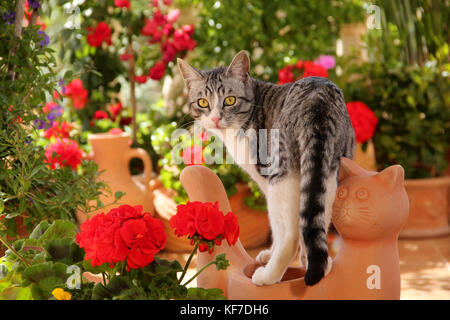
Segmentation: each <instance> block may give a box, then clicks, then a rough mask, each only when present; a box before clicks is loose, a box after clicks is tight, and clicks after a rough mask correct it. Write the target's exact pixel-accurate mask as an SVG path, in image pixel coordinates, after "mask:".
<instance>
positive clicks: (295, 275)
mask: <svg viewBox="0 0 450 320" xmlns="http://www.w3.org/2000/svg"><path fill="white" fill-rule="evenodd" d="M403 174H404V171H403V168H401V167H400V166H392V167H389V168H387V169H385V170H383V171H382V172H381V173H379V174H377V173H376V172H370V171H367V170H364V169H363V168H361V167H360V166H358V165H357V164H356V163H355V162H354V161H352V160H350V159H345V158H343V159H342V160H341V171H340V178H339V188H346V190H347V191H346V192H341V197H340V201H342V202H343V203H341V206H340V207H339V209H338V208H337V207H334V212H333V221H334V223H335V226H336V228H337V230H338V231H339V232H340V234H341V237H342V246H341V249H340V250H339V252H338V255H337V256H336V258H335V259H334V260H333V267H332V269H331V272H330V274H329V275H328V276H326V277H325V278H323V279H322V280H321V281H320V282H319V283H318V284H317V285H315V286H313V287H308V286H306V285H305V282H304V274H305V271H304V270H303V269H302V268H294V267H290V268H288V269H287V271H286V273H285V275H284V277H283V279H282V280H281V281H280V282H279V283H276V284H274V285H271V286H261V287H258V286H255V285H254V284H253V283H252V282H251V276H252V274H253V272H254V270H255V269H256V268H257V265H256V261H255V260H254V259H253V258H251V257H250V256H249V255H248V254H247V252H246V251H245V249H244V247H243V246H242V244H241V242H240V241H239V240H238V241H237V243H236V245H235V246H233V247H230V246H228V244H227V243H222V245H221V246H219V247H216V248H215V249H214V252H213V253H212V254H209V253H207V252H198V255H197V269H200V268H202V267H203V266H205V265H206V264H208V263H210V262H211V261H213V260H214V259H215V256H216V255H218V254H221V253H225V254H226V257H227V259H228V260H229V261H230V266H229V267H228V269H227V270H225V271H217V270H215V269H214V268H207V269H206V270H204V271H203V272H202V273H201V274H200V275H199V276H198V278H197V285H198V286H199V287H202V288H220V289H222V290H223V291H224V293H225V296H226V297H227V298H228V299H255V300H257V299H301V298H305V299H399V298H400V263H399V257H398V247H397V237H398V234H399V232H400V229H401V228H402V226H403V225H404V223H405V221H406V219H407V217H408V211H409V203H408V197H407V194H406V191H405V189H404V187H403V181H404V180H403ZM180 181H181V183H182V184H183V186H184V187H185V189H186V191H187V193H188V195H189V198H190V199H191V201H202V202H215V201H219V207H220V209H221V210H222V211H223V212H228V211H229V210H230V204H229V202H228V199H227V196H226V193H225V189H224V187H223V185H222V183H221V181H220V179H219V178H218V177H217V176H216V175H215V174H214V172H212V171H211V170H209V169H208V168H206V167H203V166H190V167H187V168H185V169H183V171H182V172H181V175H180ZM363 189H364V191H361V190H363ZM338 192H339V189H338ZM343 195H345V197H344V196H343ZM357 196H359V198H358V199H359V200H358V199H357ZM361 201H363V202H364V203H361ZM335 203H336V202H335ZM361 205H364V207H370V208H371V209H373V210H372V211H371V212H372V213H373V214H374V215H373V217H375V220H374V221H371V223H361V222H362V221H363V220H360V219H358V218H357V212H358V210H356V209H357V208H360V206H361ZM350 208H353V209H354V210H353V209H352V215H356V216H354V218H355V219H352V217H351V216H349V209H350ZM341 209H342V210H341ZM372 270H375V272H376V271H378V272H379V278H378V280H377V281H375V282H374V283H372V281H371V277H373V276H374V275H376V274H375V272H374V274H371V272H373V271H372ZM378 282H379V283H378Z"/></svg>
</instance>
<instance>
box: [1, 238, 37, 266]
mask: <svg viewBox="0 0 450 320" xmlns="http://www.w3.org/2000/svg"><path fill="white" fill-rule="evenodd" d="M0 242H1V243H3V245H4V246H5V247H7V248H8V249H9V250H11V252H12V253H13V254H14V255H15V256H16V257H17V258H19V259H20V260H21V261H22V262H23V263H24V264H25V265H26V266H27V267H29V266H31V264H30V263H29V262H28V261H27V260H25V258H24V257H22V256H21V255H20V254H19V253H18V252H17V251H16V249H14V248H13V247H12V246H11V245H10V244H9V243H8V241H6V240H5V239H3V238H2V237H0Z"/></svg>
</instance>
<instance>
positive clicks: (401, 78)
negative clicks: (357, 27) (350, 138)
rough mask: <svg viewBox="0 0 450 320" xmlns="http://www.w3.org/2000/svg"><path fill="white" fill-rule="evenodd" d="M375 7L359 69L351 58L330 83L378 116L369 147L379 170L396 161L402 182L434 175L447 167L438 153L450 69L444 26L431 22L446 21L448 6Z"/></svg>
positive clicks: (442, 149) (449, 123) (446, 117)
mask: <svg viewBox="0 0 450 320" xmlns="http://www.w3.org/2000/svg"><path fill="white" fill-rule="evenodd" d="M377 4H379V5H380V6H381V8H382V13H383V15H382V20H381V22H382V24H381V27H382V29H381V30H376V29H373V30H369V31H368V32H367V35H366V36H365V42H366V44H367V53H368V61H367V62H363V63H360V64H358V63H354V62H355V60H354V59H355V57H354V56H349V57H346V58H343V59H342V61H340V64H341V66H342V69H343V70H344V74H343V75H341V76H340V77H338V78H337V80H336V81H337V83H338V85H339V86H340V87H341V88H342V89H343V91H344V95H345V97H346V99H351V100H360V101H364V103H366V104H367V105H369V106H370V107H371V109H373V110H374V112H375V113H376V115H377V117H378V118H379V123H378V127H377V129H376V132H375V136H374V144H375V150H376V158H377V163H378V165H379V166H380V168H384V167H386V166H389V165H392V164H396V163H398V164H400V165H402V166H403V167H404V168H405V175H406V177H407V178H426V177H435V176H439V175H440V174H441V173H442V171H443V170H445V169H446V167H447V166H448V162H447V159H446V157H445V154H446V152H447V150H448V149H449V147H450V144H449V140H448V131H449V127H450V110H449V108H448V106H449V104H450V94H449V92H448V88H449V84H450V77H449V72H450V63H449V59H448V57H449V47H448V44H447V43H445V41H443V39H445V37H448V33H446V31H445V30H446V28H447V25H446V24H444V25H443V26H441V27H439V28H442V29H441V31H439V32H436V33H434V31H433V30H435V28H436V26H435V22H437V21H441V20H442V19H443V17H445V15H448V12H449V10H448V4H444V3H441V2H440V3H438V1H431V2H430V1H428V2H427V1H419V0H418V1H413V2H411V3H407V2H402V1H379V2H377ZM430 4H431V6H432V8H431V7H429V6H430ZM389 8H392V9H395V12H396V13H397V14H393V12H391V11H390V10H389ZM439 8H441V9H439ZM440 10H442V12H440ZM398 15H402V16H403V18H400V17H399V16H398ZM434 19H436V21H434ZM417 39H421V40H420V41H421V44H420V45H419V44H418V40H417ZM437 44H439V46H437ZM427 48H428V49H427Z"/></svg>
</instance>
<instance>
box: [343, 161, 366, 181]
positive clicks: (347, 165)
mask: <svg viewBox="0 0 450 320" xmlns="http://www.w3.org/2000/svg"><path fill="white" fill-rule="evenodd" d="M365 174H367V170H365V169H363V168H361V167H360V166H359V165H358V164H356V162H355V161H353V160H350V159H348V158H344V157H342V158H341V168H340V169H339V178H338V180H339V182H341V181H342V180H344V179H345V178H348V177H354V176H361V175H365Z"/></svg>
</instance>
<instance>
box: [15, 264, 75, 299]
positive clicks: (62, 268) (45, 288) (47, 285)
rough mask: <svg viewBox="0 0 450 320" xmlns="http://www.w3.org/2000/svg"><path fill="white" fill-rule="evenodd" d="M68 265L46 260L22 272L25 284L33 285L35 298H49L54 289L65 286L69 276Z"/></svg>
mask: <svg viewBox="0 0 450 320" xmlns="http://www.w3.org/2000/svg"><path fill="white" fill-rule="evenodd" d="M67 267H68V266H67V265H65V264H62V263H53V262H45V263H40V264H36V265H33V266H31V267H28V268H26V269H25V271H24V272H23V274H22V278H23V283H22V285H23V286H28V285H30V284H31V285H32V286H31V288H32V293H33V298H35V299H48V298H50V297H51V296H52V291H53V289H55V288H57V287H63V286H65V283H66V280H67V278H68V274H67Z"/></svg>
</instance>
